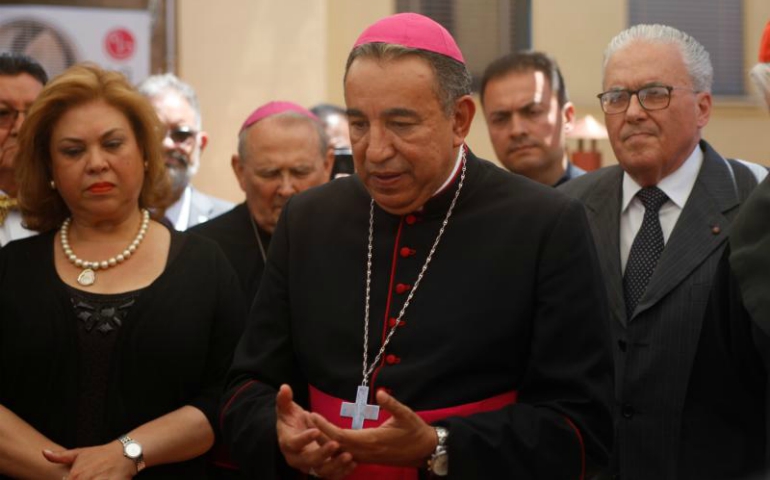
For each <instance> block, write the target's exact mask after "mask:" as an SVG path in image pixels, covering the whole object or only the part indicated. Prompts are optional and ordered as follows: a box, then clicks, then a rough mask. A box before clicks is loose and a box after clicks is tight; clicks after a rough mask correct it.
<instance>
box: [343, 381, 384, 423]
mask: <svg viewBox="0 0 770 480" xmlns="http://www.w3.org/2000/svg"><path fill="white" fill-rule="evenodd" d="M368 398H369V387H367V386H366V385H359V386H358V392H357V393H356V403H350V402H344V403H343V404H342V408H341V409H340V416H341V417H348V418H352V419H353V426H352V428H353V430H361V429H362V428H364V419H366V420H377V417H379V416H380V407H379V406H378V405H368V404H367V403H366V400H367V399H368Z"/></svg>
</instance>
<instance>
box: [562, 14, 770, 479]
mask: <svg viewBox="0 0 770 480" xmlns="http://www.w3.org/2000/svg"><path fill="white" fill-rule="evenodd" d="M712 77H713V68H712V65H711V61H710V59H709V54H708V52H707V51H706V50H705V49H704V48H703V46H702V45H701V44H700V43H698V42H697V41H696V40H695V39H694V38H692V37H691V36H689V35H687V34H686V33H683V32H681V31H679V30H676V29H674V28H671V27H667V26H663V25H636V26H634V27H631V28H629V29H627V30H625V31H623V32H621V33H620V34H618V35H617V36H616V37H615V38H613V39H612V41H611V42H610V44H609V46H608V47H607V50H606V51H605V56H604V66H603V90H604V92H603V93H601V94H599V101H600V103H601V107H602V110H603V111H604V113H605V121H606V124H607V130H608V132H609V137H610V142H611V144H612V148H613V150H614V152H615V156H616V157H617V160H618V163H619V165H617V166H612V167H607V168H604V169H601V170H598V171H596V172H592V173H589V174H586V175H584V176H582V177H579V178H577V179H574V180H572V181H570V182H567V183H566V184H564V185H563V186H562V187H560V188H561V189H562V190H563V191H564V192H566V193H568V194H570V195H573V196H575V197H576V198H578V199H580V200H581V201H582V202H583V203H584V205H585V207H586V211H587V213H588V218H589V222H590V225H591V231H592V233H593V236H594V242H595V244H596V247H597V250H598V251H599V257H600V259H601V262H602V271H603V274H604V277H605V285H606V286H607V292H608V299H609V307H610V312H611V315H610V325H609V328H610V332H611V336H612V340H613V346H614V347H613V348H614V351H613V356H614V360H615V380H616V387H615V396H616V398H615V400H616V412H615V413H616V420H615V421H616V441H615V449H614V454H613V458H612V467H611V471H610V472H607V478H621V479H622V480H635V479H639V480H647V479H651V478H655V479H659V480H660V479H678V480H681V479H690V478H705V477H697V476H696V474H695V473H694V472H695V471H697V472H703V471H709V469H710V468H711V466H713V467H714V468H716V467H717V466H718V465H719V464H720V462H723V460H724V459H723V456H712V457H710V458H698V459H697V460H698V462H699V464H698V465H697V466H696V465H694V464H693V463H692V462H691V460H694V459H695V457H694V456H688V455H685V454H684V453H683V452H685V453H686V451H688V450H692V446H693V445H697V444H698V442H701V443H702V442H703V441H704V440H706V439H707V438H709V437H710V436H713V435H720V433H721V431H722V430H720V427H724V428H725V429H727V428H729V425H725V424H724V423H723V422H721V421H719V420H720V419H718V418H716V416H717V414H715V413H714V412H713V411H701V412H697V414H696V415H695V416H691V417H688V418H689V420H688V422H690V424H688V425H685V424H684V422H683V421H682V410H683V404H684V402H685V398H686V396H687V386H688V379H689V377H690V372H691V370H692V367H693V360H694V358H695V352H696V350H697V349H698V346H699V342H700V338H701V325H702V319H703V315H704V312H705V309H706V304H707V299H708V295H709V291H710V289H711V284H712V281H713V278H714V273H715V271H716V268H717V264H718V263H719V259H720V257H721V255H722V251H723V249H724V247H725V244H726V240H727V235H728V233H729V230H730V224H731V223H732V221H733V219H734V217H735V215H736V214H737V213H738V210H739V208H740V206H741V204H742V203H743V201H744V200H745V198H746V197H747V196H748V194H749V193H750V191H751V190H752V189H753V188H754V186H756V184H757V181H758V180H760V179H761V178H763V177H764V175H766V173H767V172H766V170H764V169H761V168H757V167H758V166H756V165H749V164H746V163H745V162H740V161H736V160H729V159H725V158H723V157H722V156H721V155H720V154H719V153H717V152H716V151H715V150H714V149H713V148H712V147H711V146H710V145H709V144H708V143H707V142H705V141H704V140H703V139H702V135H701V132H702V129H703V128H704V127H705V126H706V124H707V123H708V121H709V116H710V114H711V107H712V96H711V83H712ZM722 373H724V372H722ZM719 388H720V387H719V384H715V385H714V389H717V390H718V389H719ZM722 394H724V392H722ZM727 395H730V392H727ZM727 423H728V424H729V421H728V422H727ZM691 424H696V425H700V427H699V428H696V429H693V428H690V427H691ZM708 428H711V429H713V430H712V431H710V432H709V431H708V430H707V429H708ZM704 432H705V433H704ZM736 448H737V447H736ZM725 455H726V456H729V455H728V454H725ZM701 457H702V456H701ZM735 458H740V456H735ZM725 473H726V476H724V477H723V476H716V477H712V476H707V478H735V477H734V476H732V475H731V474H730V473H729V472H725Z"/></svg>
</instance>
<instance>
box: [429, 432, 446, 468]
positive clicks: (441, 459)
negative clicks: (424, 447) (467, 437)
mask: <svg viewBox="0 0 770 480" xmlns="http://www.w3.org/2000/svg"><path fill="white" fill-rule="evenodd" d="M433 428H435V429H436V436H437V437H438V444H436V450H434V451H433V455H431V456H430V459H429V460H428V471H429V472H430V473H432V474H433V475H435V476H437V477H446V476H447V475H448V474H449V453H448V452H447V446H446V444H447V439H448V438H449V430H447V429H446V428H444V427H433Z"/></svg>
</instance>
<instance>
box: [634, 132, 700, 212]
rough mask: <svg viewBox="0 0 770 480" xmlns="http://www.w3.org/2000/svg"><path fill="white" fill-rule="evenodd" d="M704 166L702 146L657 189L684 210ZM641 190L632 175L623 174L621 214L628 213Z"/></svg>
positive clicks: (661, 182)
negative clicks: (629, 206)
mask: <svg viewBox="0 0 770 480" xmlns="http://www.w3.org/2000/svg"><path fill="white" fill-rule="evenodd" d="M702 165H703V151H702V150H701V149H700V145H696V146H695V149H694V150H693V151H692V153H690V156H689V157H687V160H685V161H684V163H683V164H682V165H681V166H680V167H679V168H677V169H676V170H674V171H673V172H672V173H671V174H669V175H668V176H666V177H663V179H662V180H661V181H660V182H658V185H657V187H658V188H660V189H661V190H662V191H663V193H665V194H666V195H667V196H668V199H669V200H670V201H672V202H674V203H675V204H676V206H677V207H679V208H680V209H682V208H684V205H685V203H687V199H688V198H689V197H690V192H692V187H694V186H695V180H696V179H697V178H698V172H700V168H701V166H702ZM641 189H642V187H641V186H640V185H639V184H638V183H636V180H634V179H633V178H631V175H629V174H627V173H626V172H623V203H622V204H621V207H622V208H621V212H624V211H626V209H627V208H628V205H629V204H630V203H631V200H633V199H634V197H635V196H636V194H637V192H638V191H639V190H641Z"/></svg>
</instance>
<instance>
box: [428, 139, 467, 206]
mask: <svg viewBox="0 0 770 480" xmlns="http://www.w3.org/2000/svg"><path fill="white" fill-rule="evenodd" d="M464 151H465V145H461V146H460V150H458V151H457V159H456V160H455V166H454V168H453V169H452V173H450V174H449V178H447V179H446V181H444V183H443V184H442V185H441V186H440V187H439V188H438V190H436V192H435V193H434V194H433V196H434V197H435V196H436V195H438V194H439V192H441V191H442V190H443V189H445V188H446V187H447V186H449V184H450V183H452V180H454V178H455V175H457V171H458V170H459V169H460V165H462V160H463V152H464Z"/></svg>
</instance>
